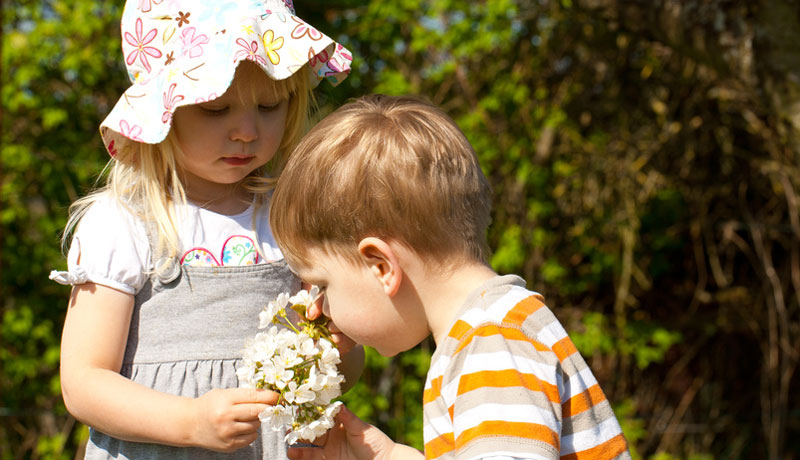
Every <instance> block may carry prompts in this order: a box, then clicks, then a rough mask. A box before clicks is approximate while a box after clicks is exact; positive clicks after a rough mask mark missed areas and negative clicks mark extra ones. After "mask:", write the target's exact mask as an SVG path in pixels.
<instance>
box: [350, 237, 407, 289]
mask: <svg viewBox="0 0 800 460" xmlns="http://www.w3.org/2000/svg"><path fill="white" fill-rule="evenodd" d="M358 253H359V255H360V256H361V259H362V260H363V261H364V263H366V264H367V267H369V270H370V271H371V272H372V274H373V275H375V278H377V280H378V282H379V283H380V284H381V286H382V287H383V291H384V292H385V293H386V295H388V296H389V297H394V295H395V294H397V290H398V289H399V288H400V283H401V282H402V281H403V269H402V268H400V263H399V262H398V259H397V254H396V253H395V252H394V250H393V249H392V247H391V246H390V245H389V244H388V243H387V242H386V241H384V240H382V239H380V238H375V237H372V236H369V237H366V238H364V239H363V240H361V242H359V243H358Z"/></svg>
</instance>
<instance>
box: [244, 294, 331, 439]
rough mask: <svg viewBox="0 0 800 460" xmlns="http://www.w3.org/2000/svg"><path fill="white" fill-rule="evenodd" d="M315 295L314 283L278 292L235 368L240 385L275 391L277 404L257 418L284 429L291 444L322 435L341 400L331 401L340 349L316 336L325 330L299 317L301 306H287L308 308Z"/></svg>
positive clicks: (274, 428)
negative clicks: (290, 291) (293, 291)
mask: <svg viewBox="0 0 800 460" xmlns="http://www.w3.org/2000/svg"><path fill="white" fill-rule="evenodd" d="M318 296H319V288H317V287H316V286H313V287H312V288H311V289H310V290H308V291H300V292H298V293H297V294H296V295H294V296H292V297H289V295H288V294H286V293H283V294H280V295H279V296H278V297H277V298H276V299H275V300H273V301H271V302H269V303H268V304H267V306H266V307H264V309H263V310H262V311H261V312H260V313H259V328H260V329H266V330H265V331H263V332H258V333H257V334H256V335H255V337H253V338H251V339H248V340H246V342H245V348H244V349H243V350H242V362H241V364H237V368H236V376H237V377H238V379H239V384H240V386H242V387H244V388H268V389H272V390H275V391H277V392H279V393H280V397H279V401H278V402H279V403H278V404H277V405H275V406H272V407H270V408H268V409H267V410H265V411H264V412H262V413H261V414H259V419H260V420H261V421H262V423H268V424H269V426H270V427H271V428H272V429H273V430H275V431H283V432H287V434H286V437H285V440H286V442H288V443H290V444H294V443H296V442H297V441H298V440H300V439H305V440H308V441H313V440H314V439H316V438H317V437H319V436H321V435H322V434H324V433H325V432H326V431H327V430H329V429H330V428H331V427H332V426H333V424H334V416H335V415H336V413H337V412H338V411H339V408H340V407H341V403H338V402H337V403H333V404H331V403H330V402H331V400H332V399H333V398H336V397H337V396H339V395H340V394H341V383H342V381H344V376H342V375H341V374H340V373H339V370H338V368H337V364H339V363H340V362H341V359H340V356H339V350H337V349H336V346H335V345H334V344H333V343H331V341H330V340H327V339H324V338H320V336H321V335H322V336H326V335H329V331H328V330H327V329H326V328H325V326H324V325H320V324H316V323H314V322H310V321H307V320H306V319H305V318H304V317H302V309H298V310H299V313H300V314H299V315H298V314H295V313H296V311H294V310H292V311H287V309H286V306H287V305H288V304H291V305H292V306H294V305H302V306H304V307H306V308H308V307H309V306H310V305H311V304H312V303H313V302H314V301H315V300H316V299H317V297H318ZM278 325H281V327H278ZM312 337H318V338H317V339H314V338H312Z"/></svg>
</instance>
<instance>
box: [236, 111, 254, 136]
mask: <svg viewBox="0 0 800 460" xmlns="http://www.w3.org/2000/svg"><path fill="white" fill-rule="evenodd" d="M230 138H231V140H232V141H236V142H252V141H254V140H256V139H258V123H257V114H256V113H251V111H247V113H242V114H241V116H239V117H237V118H236V119H235V120H234V125H233V126H232V127H231V130H230Z"/></svg>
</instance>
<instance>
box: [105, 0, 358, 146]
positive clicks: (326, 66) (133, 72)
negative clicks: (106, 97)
mask: <svg viewBox="0 0 800 460" xmlns="http://www.w3.org/2000/svg"><path fill="white" fill-rule="evenodd" d="M121 29H122V53H123V56H124V58H125V65H126V67H127V69H128V77H129V78H130V80H131V82H132V83H133V84H132V86H131V87H130V88H128V89H127V90H126V91H125V93H124V94H123V95H122V97H121V98H120V99H119V101H118V102H117V104H116V105H115V106H114V109H113V110H112V111H111V113H110V114H109V115H108V116H107V117H106V119H105V120H104V121H103V123H101V125H100V134H101V135H102V137H103V142H104V143H105V145H106V148H107V149H108V151H109V153H110V154H111V156H114V155H115V154H116V145H119V142H120V141H121V140H122V138H127V139H130V140H133V141H137V142H144V143H148V144H156V143H159V142H161V141H162V140H164V138H165V137H166V136H167V133H168V132H169V130H170V126H171V124H172V114H173V113H174V112H175V109H176V108H178V107H180V106H182V105H190V104H197V103H201V102H206V101H209V100H213V99H215V98H216V97H218V96H221V95H222V94H224V93H225V91H226V90H227V89H228V87H229V86H230V84H231V82H232V81H233V74H234V72H235V70H236V66H237V65H238V63H239V62H241V61H243V60H245V59H247V60H250V61H252V62H254V63H256V64H258V65H259V66H260V67H261V68H262V69H264V71H265V72H266V73H267V75H269V76H270V77H271V78H272V79H274V80H283V79H285V78H288V77H290V76H291V75H292V74H294V73H295V72H296V71H298V70H299V69H301V68H303V66H304V65H305V64H308V66H307V67H306V69H307V70H308V71H309V79H310V81H311V85H312V87H313V86H316V85H317V84H318V83H319V82H320V80H322V79H327V80H328V81H330V82H331V84H333V85H337V84H339V83H340V82H341V81H342V80H344V79H345V78H346V77H347V74H348V73H349V72H350V63H351V61H352V60H353V58H352V55H351V54H350V52H349V51H348V50H347V49H346V48H344V47H343V46H342V45H340V44H338V43H336V42H335V41H333V40H332V39H331V38H329V37H328V36H326V35H324V34H322V33H321V32H319V31H318V30H317V29H315V28H314V27H312V26H310V25H309V24H307V23H306V22H305V21H303V20H302V19H300V18H299V17H297V16H295V14H294V7H293V5H292V2H291V0H238V1H223V0H219V1H217V0H208V1H198V0H128V1H127V3H126V5H125V10H124V12H123V14H122V22H121Z"/></svg>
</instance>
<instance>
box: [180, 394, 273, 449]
mask: <svg viewBox="0 0 800 460" xmlns="http://www.w3.org/2000/svg"><path fill="white" fill-rule="evenodd" d="M277 402H278V394H277V393H275V392H273V391H269V390H256V389H252V388H229V389H225V390H221V389H214V390H211V391H209V392H208V393H206V394H204V395H202V396H200V397H199V398H197V399H194V400H192V403H193V409H194V410H193V411H192V416H193V419H192V420H191V421H190V423H193V424H194V427H195V428H194V432H193V433H192V441H193V442H192V444H193V445H196V446H198V447H203V448H205V449H211V450H214V451H217V452H233V451H235V450H237V449H240V448H242V447H245V446H247V445H250V444H251V443H252V442H253V441H255V440H256V438H258V433H259V431H260V427H261V421H260V420H259V419H258V414H260V413H261V412H263V411H264V409H266V408H267V407H269V406H270V405H275V404H276V403H277Z"/></svg>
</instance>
